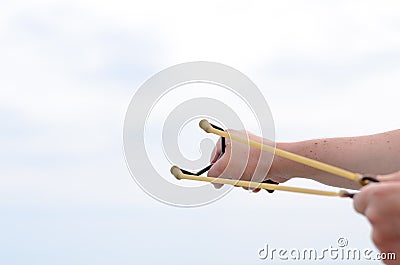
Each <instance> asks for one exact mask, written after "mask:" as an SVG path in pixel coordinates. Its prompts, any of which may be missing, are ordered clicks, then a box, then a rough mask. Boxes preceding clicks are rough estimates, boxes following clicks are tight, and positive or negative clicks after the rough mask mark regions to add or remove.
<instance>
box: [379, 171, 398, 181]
mask: <svg viewBox="0 0 400 265" xmlns="http://www.w3.org/2000/svg"><path fill="white" fill-rule="evenodd" d="M376 178H377V179H378V180H379V181H381V182H385V181H400V171H398V172H395V173H392V174H388V175H380V176H377V177H376Z"/></svg>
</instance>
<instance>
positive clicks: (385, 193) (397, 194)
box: [354, 171, 400, 264]
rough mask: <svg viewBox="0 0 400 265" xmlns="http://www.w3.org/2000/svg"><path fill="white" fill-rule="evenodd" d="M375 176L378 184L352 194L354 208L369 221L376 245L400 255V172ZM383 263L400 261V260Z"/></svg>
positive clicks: (384, 250) (386, 251)
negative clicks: (354, 194)
mask: <svg viewBox="0 0 400 265" xmlns="http://www.w3.org/2000/svg"><path fill="white" fill-rule="evenodd" d="M378 179H379V181H381V182H380V183H377V184H369V185H368V186H365V187H363V188H362V189H361V190H360V193H358V194H357V195H356V196H354V208H355V210H356V211H357V212H359V213H361V214H363V215H365V216H366V217H367V218H368V220H369V222H370V223H371V225H372V229H373V231H372V241H373V242H374V244H375V245H376V246H377V248H378V249H379V250H380V251H381V252H382V253H396V257H400V171H399V172H397V173H394V174H390V175H385V176H379V177H378ZM385 263H386V264H400V260H397V262H396V261H395V260H385Z"/></svg>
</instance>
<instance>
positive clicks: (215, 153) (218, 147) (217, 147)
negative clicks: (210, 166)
mask: <svg viewBox="0 0 400 265" xmlns="http://www.w3.org/2000/svg"><path fill="white" fill-rule="evenodd" d="M221 152H222V147H221V138H219V139H218V141H217V143H216V144H215V146H214V149H213V151H212V153H211V157H210V162H211V163H215V161H217V159H218V157H219V155H220V154H221Z"/></svg>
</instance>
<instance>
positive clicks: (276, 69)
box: [0, 0, 400, 265]
mask: <svg viewBox="0 0 400 265" xmlns="http://www.w3.org/2000/svg"><path fill="white" fill-rule="evenodd" d="M399 8H400V4H398V2H397V1H323V2H322V1H311V0H310V1H293V0H292V1H288V0H284V1H252V0H248V1H222V0H216V1H200V2H193V1H120V0H114V1H99V0H97V1H92V0H80V1H75V0H73V1H64V0H61V1H41V0H39V1H34V2H32V1H2V2H1V3H0V47H1V49H0V117H1V125H0V128H1V130H0V146H1V148H0V156H1V160H0V263H1V264H9V265H14V264H41V265H44V264H262V263H266V262H271V261H267V260H260V259H259V258H258V256H257V251H258V249H259V248H262V247H263V246H264V245H265V244H266V243H268V244H269V245H270V246H271V247H275V248H281V247H282V248H299V249H301V248H310V247H314V248H320V249H322V248H327V247H329V246H337V243H336V241H337V240H338V238H340V237H345V238H347V239H348V242H349V247H354V248H361V249H363V248H371V249H374V246H373V244H372V243H371V240H370V226H369V224H368V223H367V221H366V220H365V219H364V218H363V217H362V216H359V215H358V214H356V213H355V212H354V210H353V208H352V202H351V201H350V200H347V199H337V198H322V197H317V196H307V195H300V194H288V193H279V192H276V193H274V194H272V195H271V194H267V193H266V192H261V193H258V194H252V193H249V192H246V191H244V190H242V189H235V190H233V191H232V192H231V193H230V194H228V195H227V196H225V197H224V198H223V199H221V200H219V201H217V202H215V203H213V204H210V205H207V206H204V207H200V208H190V209H185V208H175V207H171V206H167V205H164V204H162V203H160V202H158V201H156V200H154V199H152V198H151V197H149V196H148V195H146V194H145V193H144V192H143V191H142V190H141V189H140V188H139V187H138V186H137V185H136V183H135V182H134V181H133V180H132V178H131V176H130V174H129V172H128V170H127V167H126V165H125V161H124V155H123V147H122V128H123V119H124V115H125V111H126V109H127V106H128V104H129V102H130V99H131V97H132V95H133V94H134V92H135V91H136V89H137V88H138V87H139V86H140V85H141V84H142V83H143V82H144V81H145V80H146V79H147V78H149V77H151V76H152V75H153V74H155V73H156V72H158V71H160V70H162V69H164V68H166V67H169V66H171V65H174V64H178V63H183V62H187V61H196V60H203V61H215V62H220V63H223V64H227V65H229V66H232V67H234V68H236V69H238V70H239V71H241V72H243V73H244V74H246V75H247V76H248V77H250V79H252V81H253V82H254V83H256V84H257V86H258V87H259V88H260V90H261V91H262V93H263V94H264V96H265V98H266V99H267V102H268V103H269V105H270V108H271V111H272V113H273V116H274V120H275V128H276V140H277V141H299V140H304V139H311V138H319V137H335V136H352V135H363V134H373V133H378V132H383V131H385V130H392V129H397V128H399V127H400V122H399V120H398V118H396V116H397V114H396V113H398V98H399V97H398V96H399V94H400V93H399V88H398V87H399V84H400V61H399V59H400V17H399V16H398V10H399ZM289 184H291V185H302V186H307V187H318V188H326V187H324V186H323V185H320V184H316V183H313V182H311V181H307V180H291V181H290V182H289ZM274 262H276V263H279V262H278V261H276V260H275V261H274ZM329 262H330V263H335V262H337V263H339V262H343V261H329ZM309 263H312V262H310V261H303V262H302V261H286V262H285V264H309ZM347 263H348V264H362V263H365V261H348V262H347ZM371 263H372V264H373V263H374V262H371ZM375 263H377V264H379V262H375Z"/></svg>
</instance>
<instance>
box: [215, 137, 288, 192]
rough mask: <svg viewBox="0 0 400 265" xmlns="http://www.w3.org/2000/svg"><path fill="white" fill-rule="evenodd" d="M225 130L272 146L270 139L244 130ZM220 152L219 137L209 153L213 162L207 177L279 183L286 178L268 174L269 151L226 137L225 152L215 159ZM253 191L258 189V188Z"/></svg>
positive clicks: (218, 186)
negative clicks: (269, 180)
mask: <svg viewBox="0 0 400 265" xmlns="http://www.w3.org/2000/svg"><path fill="white" fill-rule="evenodd" d="M227 132H228V133H230V134H234V135H237V136H240V137H241V138H244V139H250V140H253V141H256V142H259V143H264V144H269V145H271V146H273V145H272V143H271V142H270V141H267V140H265V139H263V138H261V137H259V136H256V135H253V134H251V133H249V132H246V131H235V130H227ZM220 153H221V139H220V140H219V141H218V143H217V144H216V147H215V148H214V151H213V154H212V155H211V163H215V164H214V165H213V166H212V167H211V169H210V170H209V171H208V176H209V177H214V178H217V177H221V178H228V179H237V180H239V179H240V180H246V181H255V182H262V181H264V180H266V179H271V180H273V181H275V182H280V183H281V182H284V181H286V180H287V179H286V178H283V177H276V176H273V175H271V174H268V173H269V171H270V165H271V162H272V159H273V155H272V154H271V153H268V152H266V151H261V150H260V149H258V148H254V147H250V146H248V145H247V144H243V143H239V142H237V141H231V140H230V139H228V138H227V139H226V149H225V154H224V155H223V156H222V157H221V158H220V159H219V160H218V161H217V159H218V157H219V155H220ZM214 186H215V187H216V188H220V187H222V185H221V184H214ZM254 191H259V189H258V190H254Z"/></svg>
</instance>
